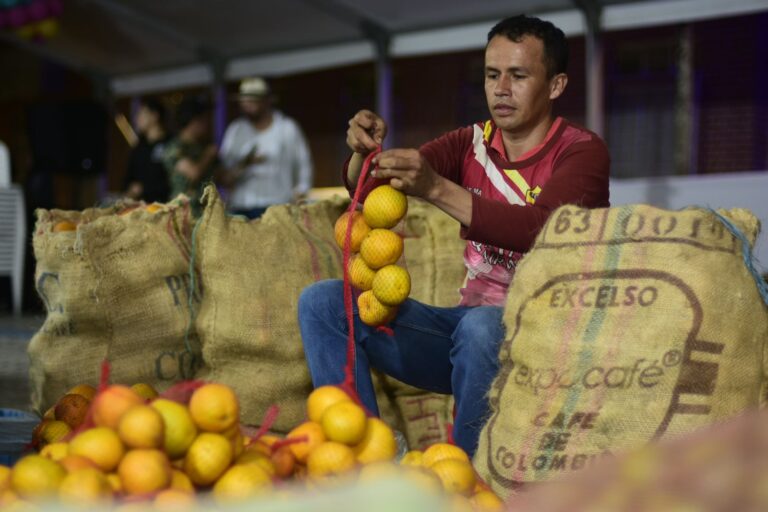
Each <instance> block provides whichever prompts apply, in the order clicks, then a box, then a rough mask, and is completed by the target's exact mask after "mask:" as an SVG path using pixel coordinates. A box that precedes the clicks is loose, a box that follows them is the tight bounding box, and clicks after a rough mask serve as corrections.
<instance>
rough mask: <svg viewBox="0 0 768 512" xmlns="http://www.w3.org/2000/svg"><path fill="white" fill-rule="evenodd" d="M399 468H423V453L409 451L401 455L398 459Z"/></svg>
mask: <svg viewBox="0 0 768 512" xmlns="http://www.w3.org/2000/svg"><path fill="white" fill-rule="evenodd" d="M400 465H401V466H415V467H418V466H423V465H424V452H422V451H420V450H411V451H409V452H407V453H406V454H405V455H403V458H402V459H400Z"/></svg>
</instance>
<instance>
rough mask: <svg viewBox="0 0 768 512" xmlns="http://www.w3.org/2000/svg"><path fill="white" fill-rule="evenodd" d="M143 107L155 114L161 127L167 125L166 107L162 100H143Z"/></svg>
mask: <svg viewBox="0 0 768 512" xmlns="http://www.w3.org/2000/svg"><path fill="white" fill-rule="evenodd" d="M141 106H142V107H144V108H146V109H147V110H149V111H150V112H153V113H154V114H155V115H156V116H157V120H158V122H159V123H160V124H161V125H165V115H166V110H165V105H163V104H162V102H161V101H160V100H157V99H155V98H143V99H142V100H141Z"/></svg>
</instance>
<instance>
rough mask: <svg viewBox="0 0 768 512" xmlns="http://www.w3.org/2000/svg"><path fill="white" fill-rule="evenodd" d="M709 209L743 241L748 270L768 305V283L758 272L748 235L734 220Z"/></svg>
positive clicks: (743, 252) (742, 254)
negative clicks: (745, 234)
mask: <svg viewBox="0 0 768 512" xmlns="http://www.w3.org/2000/svg"><path fill="white" fill-rule="evenodd" d="M708 210H709V211H710V212H712V213H713V214H714V215H715V217H716V218H717V220H719V221H720V222H722V223H723V225H724V226H725V227H726V229H728V231H730V232H731V234H732V235H733V236H735V237H736V238H738V239H739V240H740V241H741V256H742V257H743V258H744V266H746V267H747V270H749V272H750V274H752V277H753V278H754V280H755V284H756V285H757V291H759V292H760V296H761V297H762V298H763V302H765V304H766V305H768V283H766V282H765V281H764V280H763V277H762V276H761V275H760V272H758V271H757V269H756V268H755V264H754V262H755V257H754V255H753V254H752V247H751V246H750V245H749V240H747V237H746V236H744V233H742V232H741V230H740V229H739V228H737V227H736V226H735V225H734V224H733V222H731V221H730V220H728V219H727V218H726V217H724V216H723V215H720V214H719V213H717V212H716V211H715V210H713V209H712V208H708Z"/></svg>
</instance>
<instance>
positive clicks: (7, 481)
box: [0, 464, 11, 492]
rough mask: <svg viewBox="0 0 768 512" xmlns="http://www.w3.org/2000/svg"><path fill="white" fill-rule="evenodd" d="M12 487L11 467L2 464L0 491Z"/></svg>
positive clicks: (0, 467)
mask: <svg viewBox="0 0 768 512" xmlns="http://www.w3.org/2000/svg"><path fill="white" fill-rule="evenodd" d="M10 487H11V468H9V467H8V466H3V465H2V464H0V492H2V491H4V490H6V489H8V488H10Z"/></svg>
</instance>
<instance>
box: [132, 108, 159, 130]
mask: <svg viewBox="0 0 768 512" xmlns="http://www.w3.org/2000/svg"><path fill="white" fill-rule="evenodd" d="M156 120H157V115H156V114H155V113H154V112H152V111H151V110H150V109H148V108H147V107H146V106H144V105H142V106H141V107H139V110H138V111H137V112H136V116H135V118H134V120H133V122H134V124H135V125H136V131H138V132H139V133H142V134H145V133H147V130H149V128H150V127H151V126H152V125H153V124H154V123H155V121H156Z"/></svg>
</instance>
